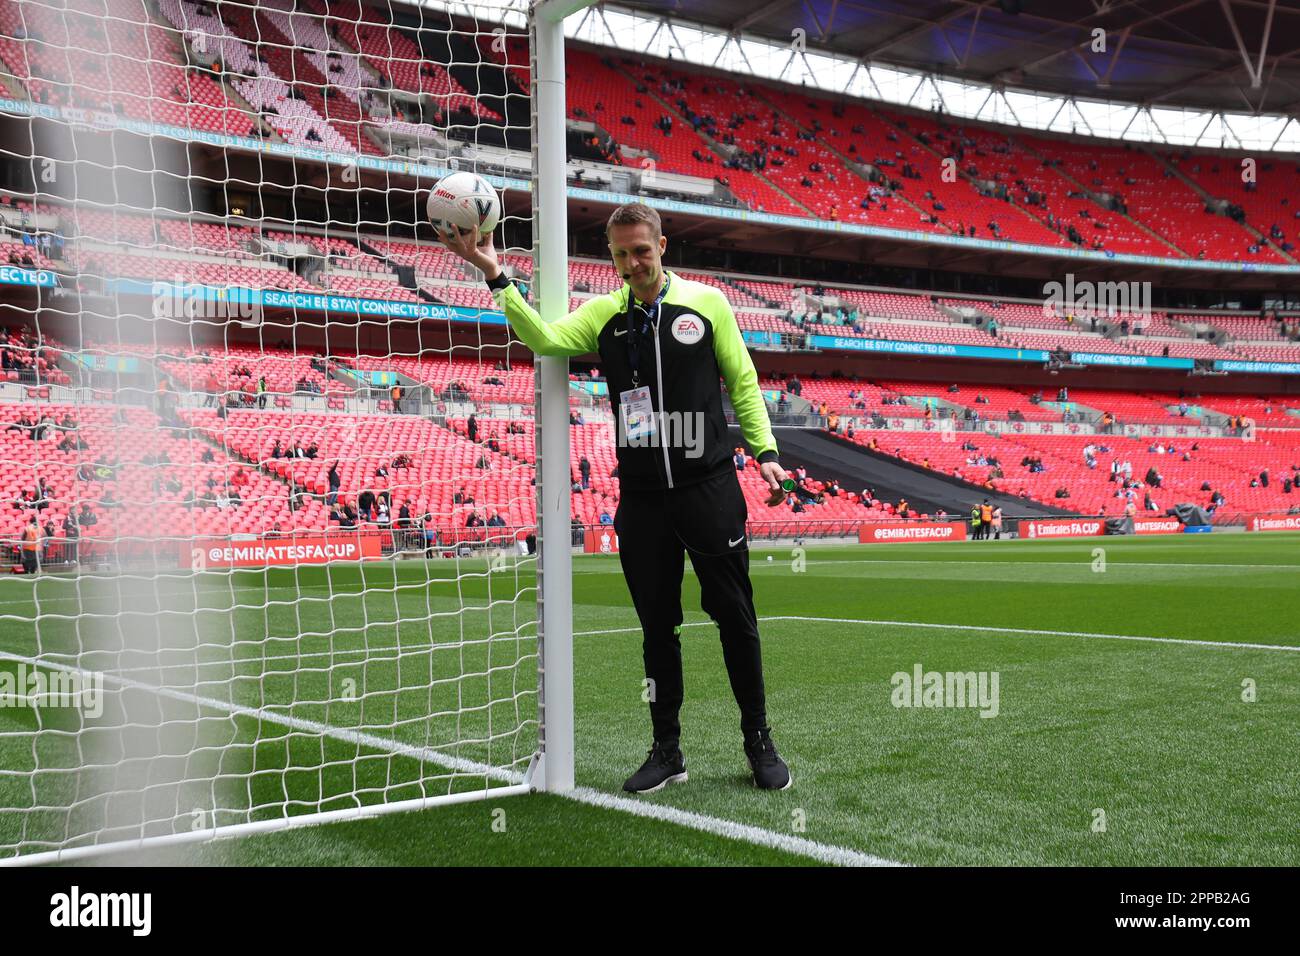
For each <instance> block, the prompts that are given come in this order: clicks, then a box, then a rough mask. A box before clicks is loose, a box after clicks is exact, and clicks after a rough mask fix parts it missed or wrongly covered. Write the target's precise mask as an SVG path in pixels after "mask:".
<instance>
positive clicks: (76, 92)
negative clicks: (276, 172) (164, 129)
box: [0, 0, 253, 136]
mask: <svg viewBox="0 0 1300 956" xmlns="http://www.w3.org/2000/svg"><path fill="white" fill-rule="evenodd" d="M0 60H3V62H4V63H5V64H6V65H7V66H8V67H9V68H10V70H12V71H13V73H14V75H15V76H17V77H18V78H19V79H21V80H22V81H23V83H24V84H25V85H26V86H27V88H28V90H29V91H30V93H31V96H32V99H33V100H35V101H38V102H41V103H47V104H49V105H51V106H72V107H79V108H83V109H91V110H102V111H105V112H109V113H113V112H118V111H120V112H121V114H123V115H125V116H127V117H129V118H131V119H135V120H145V121H149V122H154V123H162V124H168V125H173V126H181V127H190V128H193V129H201V130H208V131H212V132H220V133H229V134H232V135H236V136H247V135H248V134H249V132H250V131H251V130H252V126H253V124H252V121H251V119H250V118H249V116H248V114H247V113H245V112H244V111H243V110H241V109H240V108H239V107H238V106H237V105H235V103H233V102H231V101H230V100H229V99H228V98H227V96H226V95H225V92H224V91H223V90H222V89H221V87H220V86H218V85H217V84H216V83H215V82H213V81H212V80H211V79H210V78H208V77H206V76H204V75H202V74H199V73H187V72H186V70H185V67H184V56H183V54H182V53H181V52H180V47H179V44H178V42H177V40H176V39H175V35H174V34H173V33H170V32H169V31H167V30H164V29H163V28H162V27H160V26H159V25H157V24H155V23H153V22H151V20H150V16H149V13H148V8H147V6H146V4H145V3H144V2H143V0H70V2H68V3H67V4H66V5H65V4H64V3H62V2H59V3H55V2H52V0H36V2H32V0H28V2H23V3H18V2H16V0H6V2H4V3H0Z"/></svg>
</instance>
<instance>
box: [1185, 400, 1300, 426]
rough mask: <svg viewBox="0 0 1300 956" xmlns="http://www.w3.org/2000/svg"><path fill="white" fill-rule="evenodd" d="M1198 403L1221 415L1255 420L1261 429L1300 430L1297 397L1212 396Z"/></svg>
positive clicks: (1298, 401)
mask: <svg viewBox="0 0 1300 956" xmlns="http://www.w3.org/2000/svg"><path fill="white" fill-rule="evenodd" d="M1197 401H1198V404H1199V405H1200V406H1201V407H1202V408H1205V409H1207V410H1209V411H1211V412H1217V413H1218V414H1220V415H1238V416H1245V417H1248V418H1250V419H1253V420H1254V422H1255V424H1256V425H1257V426H1259V427H1261V428H1269V427H1282V428H1300V396H1297V395H1272V396H1263V397H1260V398H1239V397H1235V396H1223V397H1219V396H1211V397H1207V398H1202V399H1199V400H1197ZM1291 413H1294V414H1291Z"/></svg>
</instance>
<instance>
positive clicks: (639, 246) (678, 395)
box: [442, 203, 791, 793]
mask: <svg viewBox="0 0 1300 956" xmlns="http://www.w3.org/2000/svg"><path fill="white" fill-rule="evenodd" d="M605 235H606V238H607V239H608V241H609V251H610V256H611V258H612V259H613V263H614V268H615V269H616V270H617V272H618V273H619V275H621V276H622V277H623V282H624V285H623V286H622V287H621V288H619V289H618V290H617V291H615V292H611V293H609V294H608V295H604V296H598V297H595V298H592V299H588V300H587V301H586V302H585V303H583V304H582V305H581V306H580V307H579V308H578V309H577V311H575V312H573V313H571V314H570V315H568V316H567V317H565V318H563V319H560V320H558V321H556V322H550V323H548V322H544V321H543V320H542V319H541V317H540V316H539V315H538V314H537V313H536V312H535V311H534V310H533V309H532V308H531V307H529V305H528V304H527V303H526V302H525V301H524V299H523V297H522V296H521V295H520V293H519V290H518V289H517V288H516V287H515V286H514V284H513V283H512V282H511V281H510V280H509V279H508V278H507V277H506V276H505V274H504V273H503V272H502V270H501V266H500V263H499V261H498V258H497V253H496V250H495V248H494V246H493V240H492V237H491V235H488V236H486V237H484V238H483V239H482V240H480V241H479V242H478V243H477V244H476V243H475V239H474V232H473V231H472V230H468V229H466V230H463V231H462V232H461V233H460V234H459V235H454V236H453V235H451V234H450V233H443V235H442V240H443V242H444V243H445V244H446V246H447V247H448V248H449V249H451V250H452V251H453V252H455V253H456V254H457V255H459V256H460V257H461V258H463V259H465V260H466V261H467V262H469V263H471V264H472V265H474V266H477V267H478V268H479V269H481V270H483V274H484V276H485V277H486V279H487V283H488V286H489V287H490V288H491V289H492V292H493V295H494V297H495V299H496V302H497V305H498V307H499V308H500V309H501V310H502V311H503V312H505V314H506V318H507V319H508V320H509V321H510V324H511V326H512V327H513V329H514V331H515V333H516V334H517V335H518V336H519V338H520V339H521V340H522V341H523V343H524V344H525V345H527V346H528V347H529V348H531V349H532V350H533V351H534V352H535V353H537V354H538V355H565V356H573V355H584V354H587V353H591V352H598V353H599V354H600V357H601V368H602V369H603V370H604V372H605V376H606V380H607V381H608V382H609V394H610V401H611V404H612V406H613V411H614V418H615V423H616V433H617V435H618V448H617V456H618V470H619V482H620V488H621V495H620V499H619V503H618V509H617V511H616V513H615V516H614V529H615V531H616V532H617V533H618V540H619V559H620V561H621V562H622V566H623V575H624V578H625V579H626V581H627V586H628V591H629V592H630V593H631V596H632V603H633V605H634V606H635V608H636V612H637V616H638V618H640V621H641V630H642V635H643V644H642V649H643V653H644V658H645V673H646V677H647V678H649V680H650V682H651V683H650V684H649V688H650V691H651V693H650V720H651V724H652V726H653V731H654V742H653V744H652V746H651V748H650V752H649V754H648V757H647V759H646V761H645V763H644V764H643V765H642V766H641V768H640V769H639V770H637V771H636V773H634V774H632V776H630V777H629V778H628V779H627V781H626V782H625V783H624V784H623V789H624V790H627V791H629V792H631V793H653V792H655V791H656V790H659V789H661V788H662V787H663V786H665V785H666V784H668V783H677V782H682V781H685V780H686V778H687V775H686V762H685V759H684V758H683V756H682V751H681V746H680V741H681V726H680V724H679V721H678V712H679V710H680V709H681V704H682V694H683V691H682V658H681V642H680V636H681V624H682V604H681V588H682V574H683V572H684V570H685V565H684V558H685V556H686V555H688V554H689V555H690V559H691V565H692V566H693V567H694V569H695V574H696V577H697V578H698V579H699V582H700V604H701V606H702V608H703V609H704V611H705V613H707V614H708V615H709V617H711V618H712V619H713V621H714V622H715V623H716V624H717V626H718V634H719V637H720V638H721V641H722V655H723V660H724V661H725V662H726V666H727V675H728V677H729V678H730V681H731V689H732V692H733V693H734V695H735V698H736V703H737V704H738V705H739V706H740V729H741V732H742V735H743V738H744V751H745V755H746V757H747V758H748V760H749V766H750V770H751V772H752V773H753V779H754V783H755V785H756V786H758V787H761V788H763V789H769V790H783V789H785V788H786V787H789V786H790V783H791V777H790V770H789V768H788V767H787V766H786V763H785V761H784V760H782V759H781V757H780V755H779V754H778V753H777V750H776V746H775V744H773V742H772V736H771V728H770V727H769V726H768V722H767V705H766V697H765V692H764V684H763V665H762V656H761V653H760V648H759V636H758V620H757V615H756V614H755V611H754V591H753V587H752V585H751V583H750V579H749V550H748V543H747V541H746V538H745V521H746V519H747V518H748V511H747V508H746V505H745V498H744V495H743V493H742V492H741V489H740V482H739V480H738V479H737V471H736V467H735V464H734V462H733V460H732V455H733V450H732V448H731V446H730V444H729V442H728V441H727V426H726V420H725V419H724V417H723V413H722V395H721V389H720V388H719V387H718V379H719V377H721V378H722V379H723V380H724V381H725V382H726V386H727V391H728V393H729V395H730V397H731V403H732V406H733V407H734V408H735V409H736V415H737V417H738V418H739V420H740V427H741V431H742V433H743V435H744V437H745V441H746V443H747V444H748V445H749V448H750V451H751V452H752V453H753V454H754V456H755V458H756V459H757V460H758V463H759V473H760V475H761V476H762V478H763V480H764V481H765V482H766V483H767V486H768V489H769V490H770V492H771V494H770V496H769V497H768V499H767V505H768V507H776V506H777V505H779V504H781V502H782V501H784V500H785V492H784V491H783V489H782V483H783V482H786V481H787V480H788V479H787V476H786V473H785V471H784V469H782V467H781V466H780V464H779V463H778V462H777V448H776V442H775V441H774V440H773V438H772V429H771V425H770V423H769V421H768V417H767V408H766V406H765V405H764V403H763V395H762V392H761V391H760V390H759V385H758V375H757V373H756V372H755V370H754V363H753V361H752V360H751V359H750V357H749V353H748V352H747V351H746V350H745V343H744V340H743V338H742V337H741V334H740V328H739V326H738V325H737V324H736V318H735V315H734V314H733V312H732V310H731V305H730V303H728V301H727V299H726V297H725V296H724V295H723V294H722V292H721V291H720V290H718V289H715V288H713V287H712V286H708V285H704V284H702V283H698V282H691V281H689V280H687V279H683V278H681V277H680V276H678V275H676V274H675V273H673V272H670V271H667V270H665V269H664V267H663V264H662V256H663V253H664V250H665V249H666V248H667V246H668V239H667V237H665V236H664V235H663V230H662V226H661V222H660V219H659V214H658V213H657V212H655V210H653V209H651V208H650V207H649V206H646V205H644V204H642V203H628V204H626V205H623V206H620V207H618V208H617V209H616V210H614V213H613V215H611V216H610V217H609V222H608V223H607V225H606V228H605ZM684 422H690V423H694V424H695V425H696V427H695V428H691V427H689V426H688V425H686V424H683V423H684Z"/></svg>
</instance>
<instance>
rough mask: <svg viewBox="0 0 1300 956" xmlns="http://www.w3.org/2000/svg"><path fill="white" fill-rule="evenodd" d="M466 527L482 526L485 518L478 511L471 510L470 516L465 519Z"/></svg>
mask: <svg viewBox="0 0 1300 956" xmlns="http://www.w3.org/2000/svg"><path fill="white" fill-rule="evenodd" d="M465 527H467V528H481V527H483V519H482V518H480V517H479V514H478V512H477V511H471V512H470V514H469V517H468V518H466V519H465Z"/></svg>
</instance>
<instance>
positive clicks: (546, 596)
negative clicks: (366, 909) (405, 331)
mask: <svg viewBox="0 0 1300 956" xmlns="http://www.w3.org/2000/svg"><path fill="white" fill-rule="evenodd" d="M593 2H594V0H536V2H534V3H532V4H531V6H530V8H529V12H528V26H529V48H530V61H531V62H530V66H531V70H530V82H531V89H530V94H531V95H530V112H531V119H532V144H533V176H532V193H533V203H532V210H533V263H534V279H533V288H534V291H535V295H536V298H537V305H538V309H539V312H540V314H541V315H542V317H543V319H545V320H546V321H555V320H556V319H558V318H562V317H563V316H564V315H566V314H567V312H568V304H569V283H568V251H567V235H568V210H567V208H566V202H567V184H566V178H567V177H566V167H567V163H568V160H567V151H566V148H565V118H566V105H565V75H564V59H565V58H564V20H565V18H566V17H568V16H570V15H572V14H574V13H577V12H579V11H581V10H583V9H585V8H587V7H589V6H591V5H592V3H593ZM535 366H536V386H535V401H536V431H535V434H536V438H535V453H536V461H537V466H536V467H537V490H536V494H537V614H538V621H537V628H538V633H537V646H538V683H539V687H538V691H539V692H538V749H537V751H536V753H535V754H534V756H533V759H532V760H531V762H530V763H529V766H528V769H527V771H526V772H525V773H524V774H523V779H522V781H519V778H518V776H516V775H515V774H508V775H507V773H506V772H505V771H502V770H494V769H492V768H476V769H477V770H478V771H479V772H484V773H485V774H486V775H487V776H488V777H490V778H494V779H496V780H501V781H506V783H505V785H504V786H497V787H490V788H483V789H477V790H473V791H467V792H460V793H451V794H443V795H437V796H429V797H420V798H415V799H410V800H402V801H395V802H392V803H382V804H374V805H370V806H361V807H349V808H345V809H340V810H333V811H324V812H317V813H306V814H296V815H285V816H281V817H278V818H275V819H270V820H260V821H252V822H244V823H235V824H230V825H227V826H220V827H217V826H213V827H204V828H200V829H196V830H191V831H186V832H181V833H174V834H160V835H157V836H151V837H144V838H140V839H133V840H119V841H113V842H106V843H94V844H88V845H81V846H73V847H67V848H62V849H56V850H48V851H41V852H37V853H30V854H20V855H18V856H11V857H4V858H0V867H2V866H33V865H42V864H53V863H68V862H73V861H77V860H84V859H87V858H92V857H98V856H102V855H104V854H106V853H114V852H124V851H133V850H142V849H149V848H154V847H164V846H177V845H182V844H190V843H201V842H207V841H211V840H216V839H227V838H232V837H243V836H251V835H254V834H263V833H270V832H276V831H282V830H288V829H294V828H299V827H306V826H318V825H321V824H326V823H336V822H342V821H347V820H359V819H369V818H374V817H379V816H386V815H388V814H392V813H402V812H406V811H411V810H425V809H429V808H431V807H435V806H445V805H451V804H459V803H466V802H472V801H481V800H484V799H488V798H491V799H494V800H495V799H497V798H501V797H507V796H514V795H521V794H526V793H534V792H537V791H539V790H546V791H549V792H552V793H563V792H565V791H571V790H573V789H574V786H575V785H574V706H573V701H574V696H573V591H572V586H573V558H572V528H571V523H570V522H571V511H572V502H571V497H570V494H569V471H570V469H569V455H570V435H569V418H568V414H569V385H568V372H569V363H568V359H567V358H563V357H555V358H542V357H538V358H537V359H536V363H535ZM61 669H67V670H76V669H75V668H66V667H64V668H61ZM110 680H112V678H110ZM122 683H124V684H125V683H130V682H127V681H123V682H122ZM216 703H217V704H218V705H220V702H216ZM223 706H225V708H226V709H228V710H230V712H231V713H236V712H240V713H244V714H245V715H246V716H260V715H259V714H258V713H257V712H253V711H246V709H245V708H231V707H230V706H229V705H223ZM447 761H448V765H449V766H453V765H457V766H455V767H454V769H462V770H463V769H468V768H465V767H463V766H458V765H460V764H462V763H463V761H459V760H458V759H457V758H447ZM438 762H441V761H438Z"/></svg>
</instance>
